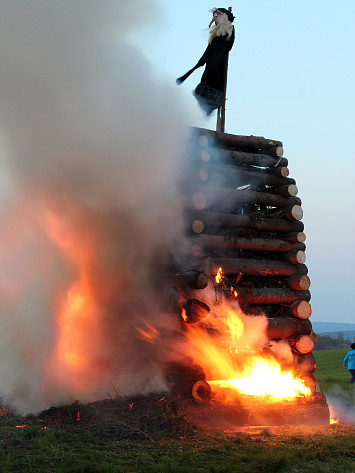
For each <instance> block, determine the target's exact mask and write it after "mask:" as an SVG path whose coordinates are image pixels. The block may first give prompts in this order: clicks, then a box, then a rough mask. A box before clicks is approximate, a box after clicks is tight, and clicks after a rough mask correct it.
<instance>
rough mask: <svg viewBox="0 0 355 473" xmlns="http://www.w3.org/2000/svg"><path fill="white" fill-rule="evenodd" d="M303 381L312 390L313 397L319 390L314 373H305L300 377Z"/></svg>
mask: <svg viewBox="0 0 355 473" xmlns="http://www.w3.org/2000/svg"><path fill="white" fill-rule="evenodd" d="M300 379H301V381H303V383H304V385H305V386H306V387H307V388H309V389H310V391H311V395H312V396H313V395H314V393H315V392H316V390H317V380H316V378H315V377H314V375H313V374H312V373H305V374H303V375H302V376H300Z"/></svg>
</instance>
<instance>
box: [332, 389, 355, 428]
mask: <svg viewBox="0 0 355 473" xmlns="http://www.w3.org/2000/svg"><path fill="white" fill-rule="evenodd" d="M326 398H327V403H328V405H329V408H330V413H331V416H332V418H333V419H334V420H338V421H339V422H341V423H342V424H352V425H355V407H354V402H355V393H354V390H351V391H345V390H344V389H342V388H341V387H340V386H334V387H333V388H332V389H331V391H330V392H329V393H327V395H326Z"/></svg>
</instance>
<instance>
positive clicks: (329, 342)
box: [314, 332, 355, 350]
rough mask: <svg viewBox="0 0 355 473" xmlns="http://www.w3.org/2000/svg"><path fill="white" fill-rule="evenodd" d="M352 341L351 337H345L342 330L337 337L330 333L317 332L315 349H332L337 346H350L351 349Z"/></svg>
mask: <svg viewBox="0 0 355 473" xmlns="http://www.w3.org/2000/svg"><path fill="white" fill-rule="evenodd" d="M354 341H355V338H354ZM352 343H353V342H352V341H351V340H350V339H349V338H344V335H343V334H342V332H339V333H338V337H337V338H334V337H331V336H330V335H319V334H317V340H316V342H315V345H314V350H332V349H335V348H348V349H349V350H350V345H351V344H352Z"/></svg>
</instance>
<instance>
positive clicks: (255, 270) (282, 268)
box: [207, 258, 308, 277]
mask: <svg viewBox="0 0 355 473" xmlns="http://www.w3.org/2000/svg"><path fill="white" fill-rule="evenodd" d="M207 264H208V266H209V273H210V274H213V275H216V274H217V272H218V269H219V268H223V273H224V274H225V275H226V276H228V275H232V274H238V273H242V274H243V275H245V276H280V277H289V276H292V275H294V274H307V272H308V269H307V266H305V265H303V264H298V265H294V264H291V263H287V262H286V261H273V260H258V259H241V258H209V259H208V260H207Z"/></svg>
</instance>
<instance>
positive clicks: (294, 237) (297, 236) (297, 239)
mask: <svg viewBox="0 0 355 473" xmlns="http://www.w3.org/2000/svg"><path fill="white" fill-rule="evenodd" d="M283 238H284V239H285V240H288V241H292V242H294V243H304V242H305V241H306V234H305V233H303V231H299V232H290V233H287V234H286V235H284V236H283Z"/></svg>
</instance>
